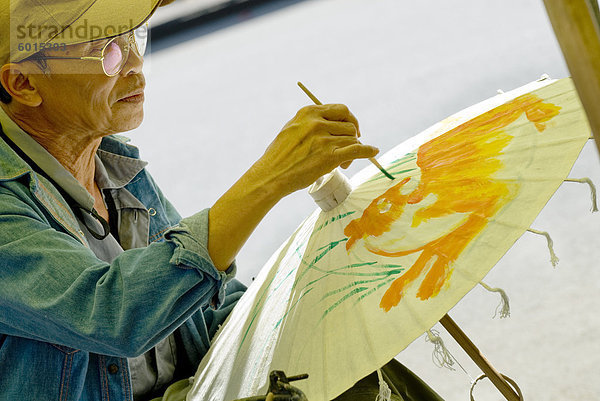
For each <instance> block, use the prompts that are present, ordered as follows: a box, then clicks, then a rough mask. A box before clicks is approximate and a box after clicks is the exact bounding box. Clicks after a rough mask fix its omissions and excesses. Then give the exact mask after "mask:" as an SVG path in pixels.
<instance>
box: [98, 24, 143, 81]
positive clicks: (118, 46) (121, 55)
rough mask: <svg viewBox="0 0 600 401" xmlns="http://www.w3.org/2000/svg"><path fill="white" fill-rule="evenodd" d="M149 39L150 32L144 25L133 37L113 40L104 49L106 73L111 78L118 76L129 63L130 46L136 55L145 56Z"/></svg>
mask: <svg viewBox="0 0 600 401" xmlns="http://www.w3.org/2000/svg"><path fill="white" fill-rule="evenodd" d="M147 39H148V30H147V28H146V26H145V25H142V26H141V27H140V28H138V29H136V30H135V31H134V32H133V37H131V35H121V36H117V37H116V38H114V39H113V40H111V41H110V42H109V43H108V44H107V46H106V47H105V48H104V54H103V56H104V59H103V60H102V67H103V68H104V72H105V73H106V74H107V75H109V76H113V75H116V74H118V73H119V72H120V71H121V69H122V68H123V66H124V65H125V63H126V62H127V57H128V56H129V47H130V46H132V47H133V48H134V49H135V52H136V53H138V54H139V55H140V56H143V55H144V53H145V51H146V42H147Z"/></svg>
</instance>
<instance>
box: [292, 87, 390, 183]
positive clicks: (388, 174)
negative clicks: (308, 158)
mask: <svg viewBox="0 0 600 401" xmlns="http://www.w3.org/2000/svg"><path fill="white" fill-rule="evenodd" d="M298 86H299V87H300V89H302V91H304V93H306V95H307V96H308V97H309V98H310V100H312V101H313V102H314V103H315V104H323V103H321V102H320V101H319V99H317V98H316V97H315V95H313V94H312V93H311V91H309V90H308V88H307V87H306V86H304V85H303V84H302V82H300V81H298ZM369 161H370V162H371V163H373V165H375V167H377V168H378V169H379V171H381V172H382V173H383V174H384V175H385V176H386V177H387V178H389V179H390V180H393V179H394V177H393V176H392V175H391V174H390V173H388V172H387V171H385V169H384V168H383V167H382V166H381V164H379V162H378V161H377V160H376V159H375V158H374V157H369Z"/></svg>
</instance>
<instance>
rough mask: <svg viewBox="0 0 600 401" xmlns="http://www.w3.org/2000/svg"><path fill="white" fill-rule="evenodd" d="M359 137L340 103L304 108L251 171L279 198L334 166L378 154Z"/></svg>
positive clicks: (310, 182)
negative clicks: (278, 195)
mask: <svg viewBox="0 0 600 401" xmlns="http://www.w3.org/2000/svg"><path fill="white" fill-rule="evenodd" d="M359 137H360V131H359V128H358V121H357V120H356V118H355V117H354V115H353V114H352V113H351V112H350V111H349V110H348V108H347V107H346V106H344V105H343V104H326V105H319V106H307V107H304V108H302V109H301V110H300V111H298V113H297V114H296V116H295V117H294V118H293V119H292V120H290V121H289V122H288V123H287V124H286V125H285V126H284V127H283V129H282V131H281V132H280V133H279V135H277V137H276V138H275V140H274V141H273V142H272V143H271V145H270V146H269V147H268V149H267V150H266V152H265V154H264V155H263V157H262V158H261V159H260V160H259V161H258V162H257V163H256V164H255V165H254V166H253V169H258V170H261V171H262V174H263V175H264V177H265V178H268V180H269V181H268V183H269V185H272V186H273V188H274V189H275V191H276V192H278V193H280V194H281V196H282V197H283V196H285V195H288V194H289V193H292V192H294V191H297V190H299V189H302V188H305V187H307V186H309V185H311V184H312V183H313V182H315V181H316V180H317V179H318V178H319V177H321V176H322V175H324V174H327V173H329V172H330V171H331V170H333V169H334V168H336V167H338V166H342V167H344V168H345V167H348V165H349V164H350V162H352V160H354V159H364V158H369V157H374V156H375V155H376V154H377V153H378V152H379V150H378V149H377V148H375V147H373V146H369V145H363V144H361V143H360V142H359V141H358V138H359Z"/></svg>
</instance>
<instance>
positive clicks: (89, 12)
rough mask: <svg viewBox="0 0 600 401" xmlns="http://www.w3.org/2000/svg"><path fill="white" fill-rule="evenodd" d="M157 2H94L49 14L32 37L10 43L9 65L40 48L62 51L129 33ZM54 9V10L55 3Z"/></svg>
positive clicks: (148, 16) (119, 0) (153, 8)
mask: <svg viewBox="0 0 600 401" xmlns="http://www.w3.org/2000/svg"><path fill="white" fill-rule="evenodd" d="M160 2H161V0H126V1H123V0H117V1H106V0H96V1H93V2H92V3H91V5H89V6H88V7H87V8H83V9H82V8H80V9H79V10H73V9H72V10H71V11H70V12H69V11H68V10H58V12H56V14H55V15H54V14H53V16H52V19H51V22H47V21H46V22H44V25H43V26H40V27H38V32H36V34H35V35H27V36H26V37H25V38H19V40H11V46H10V47H11V54H10V57H9V62H15V63H17V62H19V61H22V60H24V59H26V58H27V57H29V56H31V55H33V54H35V53H36V52H38V51H39V50H41V49H43V48H46V49H47V48H52V47H63V48H64V46H68V45H73V44H79V43H85V42H89V41H92V40H100V39H106V38H111V37H114V36H118V35H122V34H124V33H127V32H130V31H132V30H134V29H136V28H137V27H139V26H140V25H142V24H143V23H144V22H146V21H147V20H148V19H149V18H150V17H151V16H152V14H153V13H154V12H155V11H156V9H157V8H158V6H159V5H160ZM63 4H68V2H65V3H63ZM54 6H55V7H56V3H54ZM86 6H87V5H86ZM42 27H43V28H44V29H41V28H42ZM11 31H12V29H11ZM30 32H31V31H30ZM34 32H35V31H34ZM11 33H12V32H11ZM40 36H41V38H40Z"/></svg>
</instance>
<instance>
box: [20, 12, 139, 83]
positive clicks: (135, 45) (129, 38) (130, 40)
mask: <svg viewBox="0 0 600 401" xmlns="http://www.w3.org/2000/svg"><path fill="white" fill-rule="evenodd" d="M140 28H145V32H146V35H148V23H147V22H146V23H145V24H143V25H141V26H139V27H137V28H136V29H134V30H132V31H130V32H128V33H127V45H128V46H127V56H123V57H124V58H127V57H129V49H130V48H131V47H133V49H134V51H135V52H136V53H137V54H138V55H139V56H140V57H144V53H146V47H147V45H145V46H144V51H143V52H140V49H139V47H138V43H137V41H136V40H135V32H136V31H137V30H139V29H140ZM121 36H123V35H117V36H115V37H113V38H111V39H110V40H109V41H108V42H106V44H105V45H104V46H102V50H101V52H100V57H97V56H80V57H60V56H44V55H32V56H30V57H28V58H26V59H25V60H97V61H99V62H100V65H101V66H102V71H103V72H104V74H105V75H106V76H107V77H114V76H116V75H118V74H119V73H120V72H121V71H123V67H125V64H127V61H125V63H123V64H122V65H121V68H119V70H118V71H117V72H115V73H114V74H109V73H108V72H106V69H105V68H104V51H105V50H106V48H107V47H108V45H110V44H111V43H112V42H114V41H115V40H117V39H118V38H119V37H121ZM147 41H148V39H147V36H146V44H147V43H148V42H147ZM132 45H133V46H132ZM25 60H23V61H25Z"/></svg>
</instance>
